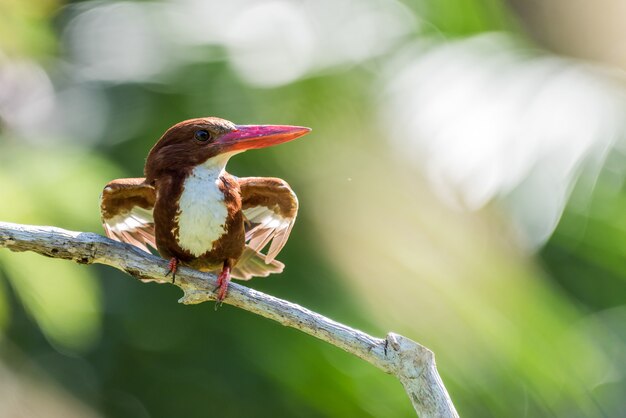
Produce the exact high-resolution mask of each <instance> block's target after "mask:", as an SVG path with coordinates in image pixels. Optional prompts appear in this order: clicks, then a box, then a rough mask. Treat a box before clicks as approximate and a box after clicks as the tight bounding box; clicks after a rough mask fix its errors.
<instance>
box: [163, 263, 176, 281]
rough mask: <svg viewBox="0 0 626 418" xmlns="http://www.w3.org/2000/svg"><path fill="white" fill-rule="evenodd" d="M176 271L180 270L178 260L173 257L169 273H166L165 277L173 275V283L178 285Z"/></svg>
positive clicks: (168, 269)
mask: <svg viewBox="0 0 626 418" xmlns="http://www.w3.org/2000/svg"><path fill="white" fill-rule="evenodd" d="M176 270H178V259H177V258H176V257H172V258H171V259H170V261H169V263H167V273H165V277H167V276H169V275H170V274H171V275H172V283H176Z"/></svg>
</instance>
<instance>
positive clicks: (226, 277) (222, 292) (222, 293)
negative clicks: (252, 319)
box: [213, 264, 230, 311]
mask: <svg viewBox="0 0 626 418" xmlns="http://www.w3.org/2000/svg"><path fill="white" fill-rule="evenodd" d="M229 282H230V266H229V265H228V264H224V268H223V269H222V272H221V273H220V274H219V276H217V287H216V288H215V289H213V293H216V292H217V297H216V298H215V310H216V311H217V309H218V308H219V307H220V306H222V304H223V303H224V299H225V298H226V293H227V292H228V283H229Z"/></svg>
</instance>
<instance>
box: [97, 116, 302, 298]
mask: <svg viewBox="0 0 626 418" xmlns="http://www.w3.org/2000/svg"><path fill="white" fill-rule="evenodd" d="M308 132H310V129H309V128H304V127H301V126H281V125H235V124H233V123H232V122H229V121H227V120H224V119H220V118H215V117H207V118H198V119H190V120H187V121H184V122H180V123H178V124H176V125H174V126H172V127H171V128H170V129H168V130H167V131H166V132H165V134H163V136H162V137H161V139H159V141H158V142H157V143H156V144H155V145H154V147H152V149H151V150H150V153H149V154H148V158H147V160H146V165H145V168H144V175H145V178H128V179H117V180H113V181H111V182H110V183H109V184H107V185H106V186H105V188H104V190H103V192H102V196H101V202H100V210H101V214H102V222H103V226H104V230H105V232H106V235H107V236H108V237H109V238H112V239H114V240H117V241H124V242H127V243H129V244H132V245H135V246H136V247H139V248H141V249H142V250H144V251H147V252H149V250H148V246H150V247H152V248H155V249H157V250H158V252H159V254H161V256H162V257H164V258H167V259H169V260H170V262H169V271H168V274H169V273H171V274H172V277H173V280H175V276H176V269H177V267H178V265H179V264H183V265H187V266H189V267H192V268H195V269H197V270H201V271H209V272H216V273H219V275H218V289H219V292H218V296H217V300H218V304H219V303H221V301H222V300H224V297H225V296H226V291H227V289H228V283H229V281H230V278H231V277H233V278H235V279H242V280H248V279H250V278H252V277H265V276H268V275H269V274H270V273H280V272H282V271H283V268H284V264H283V263H281V262H280V261H278V260H276V259H275V258H276V256H277V255H278V253H279V252H280V250H281V249H282V248H283V246H284V245H285V243H286V242H287V238H289V233H290V232H291V228H292V227H293V224H294V222H295V220H296V215H297V212H298V199H297V197H296V195H295V193H294V192H293V190H291V188H290V187H289V185H288V184H287V182H285V181H284V180H281V179H278V178H264V177H246V178H237V177H235V176H232V175H230V174H228V173H227V172H226V171H225V167H226V163H227V162H228V160H229V158H230V157H232V156H233V155H235V154H238V153H240V152H243V151H246V150H249V149H255V148H264V147H269V146H272V145H277V144H281V143H283V142H287V141H291V140H293V139H295V138H298V137H300V136H302V135H305V134H307V133H308ZM270 241H271V244H270ZM268 244H270V245H269V250H268V251H267V255H264V254H262V253H261V250H263V248H264V247H266V246H267V245H268ZM216 290H217V289H216Z"/></svg>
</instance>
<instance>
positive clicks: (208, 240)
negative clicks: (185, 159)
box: [176, 160, 228, 257]
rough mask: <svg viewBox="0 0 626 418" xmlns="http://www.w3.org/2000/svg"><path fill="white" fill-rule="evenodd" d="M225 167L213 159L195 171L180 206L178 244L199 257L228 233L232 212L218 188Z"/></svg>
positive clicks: (184, 190)
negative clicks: (229, 212) (229, 211)
mask: <svg viewBox="0 0 626 418" xmlns="http://www.w3.org/2000/svg"><path fill="white" fill-rule="evenodd" d="M223 170H224V164H221V161H212V160H209V161H207V162H206V163H205V164H203V165H199V166H197V167H196V168H194V169H193V171H192V172H191V174H190V175H189V177H187V179H185V182H184V184H183V192H182V194H181V196H180V201H179V204H178V209H179V210H178V214H177V219H176V220H177V223H178V238H177V240H178V245H179V246H180V247H181V248H182V249H184V250H187V251H189V252H190V253H191V254H193V255H194V256H196V257H198V256H200V255H202V254H204V253H206V252H207V251H209V250H210V249H211V248H212V247H213V242H214V241H216V240H217V239H219V238H220V237H221V236H222V234H223V233H224V228H225V224H226V217H227V215H228V211H227V209H226V205H225V202H224V194H223V193H222V191H221V190H220V189H219V187H218V185H217V184H218V182H219V178H220V175H221V173H222V172H223Z"/></svg>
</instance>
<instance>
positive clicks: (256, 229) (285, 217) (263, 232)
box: [238, 177, 298, 263]
mask: <svg viewBox="0 0 626 418" xmlns="http://www.w3.org/2000/svg"><path fill="white" fill-rule="evenodd" d="M238 181H239V186H240V188H241V202H242V209H243V214H244V216H245V217H246V220H247V221H248V222H247V226H246V242H247V243H248V247H250V248H251V249H252V250H254V251H256V252H260V251H261V250H262V249H263V248H264V247H265V246H266V245H267V244H269V243H270V241H271V244H270V248H269V250H268V253H267V256H265V262H266V263H271V262H272V261H274V258H276V256H277V255H278V253H279V252H280V250H281V249H282V248H283V247H284V246H285V244H286V243H287V238H289V233H290V232H291V228H293V224H294V222H295V221H296V215H297V214H298V198H297V197H296V194H295V193H294V192H293V190H291V187H289V184H287V182H286V181H284V180H281V179H277V178H264V177H247V178H240V179H238Z"/></svg>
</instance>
